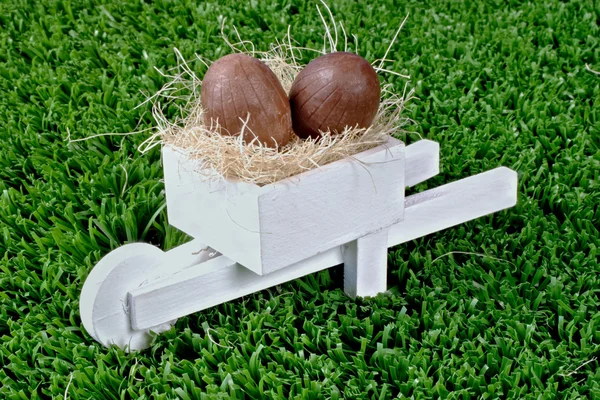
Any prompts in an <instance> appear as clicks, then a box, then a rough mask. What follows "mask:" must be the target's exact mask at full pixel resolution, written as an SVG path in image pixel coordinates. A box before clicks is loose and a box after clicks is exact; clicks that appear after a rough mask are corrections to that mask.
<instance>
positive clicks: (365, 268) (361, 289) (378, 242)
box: [342, 228, 388, 297]
mask: <svg viewBox="0 0 600 400" xmlns="http://www.w3.org/2000/svg"><path fill="white" fill-rule="evenodd" d="M387 238H388V229H387V228H385V229H381V230H379V231H378V232H374V233H371V234H369V235H366V236H363V237H361V238H358V239H356V240H353V241H352V242H350V243H348V244H345V245H344V246H342V250H343V257H344V292H346V294H347V295H348V296H350V297H356V296H360V297H367V296H377V295H378V294H379V293H382V292H385V291H386V290H387V254H388V252H387Z"/></svg>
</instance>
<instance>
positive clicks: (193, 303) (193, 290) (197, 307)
mask: <svg viewBox="0 0 600 400" xmlns="http://www.w3.org/2000/svg"><path fill="white" fill-rule="evenodd" d="M516 184H517V175H516V173H515V172H514V171H512V170H510V169H508V168H504V167H501V168H497V169H494V170H491V171H488V172H484V173H482V174H479V175H475V176H473V177H470V178H466V179H463V180H460V181H457V182H453V183H450V184H447V185H443V186H440V187H438V188H435V189H431V190H428V191H426V192H423V193H420V194H416V195H413V196H410V197H408V198H407V199H406V207H405V209H406V215H405V220H404V221H403V222H401V223H398V224H396V225H393V226H391V227H390V228H388V234H387V243H386V237H385V235H382V236H378V235H377V234H374V235H373V237H372V238H369V239H366V238H365V239H366V241H365V253H364V254H363V253H361V252H360V250H361V249H360V246H359V247H358V248H357V253H358V255H357V259H358V260H359V261H360V260H364V261H365V263H367V265H368V254H369V251H372V254H375V257H379V260H380V261H381V260H382V253H381V252H379V250H377V248H379V249H383V248H387V247H391V246H394V245H397V244H400V243H403V242H406V241H409V240H412V239H416V238H418V237H421V236H425V235H428V234H430V233H433V232H437V231H440V230H442V229H446V228H448V227H451V226H453V225H457V224H459V223H462V222H466V221H470V220H472V219H475V218H478V217H481V216H484V215H487V214H491V213H493V212H496V211H500V210H503V209H506V208H508V207H511V206H514V205H515V204H516V193H517V186H516ZM342 247H343V246H337V247H334V248H332V249H330V250H328V251H325V252H323V253H321V254H319V255H316V256H313V257H311V258H309V259H306V260H304V261H301V262H299V263H296V264H294V265H290V266H288V267H287V268H284V269H281V270H278V271H276V272H273V273H270V274H267V275H262V276H261V275H258V274H256V273H254V272H252V271H250V270H247V269H246V268H244V267H242V266H241V265H239V264H237V263H235V262H234V261H233V260H230V259H229V258H227V257H224V256H221V257H218V258H216V259H214V260H211V261H209V262H206V263H204V264H201V265H200V266H199V267H190V268H187V269H184V270H182V271H181V272H179V273H177V274H175V275H173V276H170V277H168V278H166V279H164V280H159V281H156V282H154V283H152V284H149V285H145V286H142V287H140V288H138V289H135V290H133V291H131V292H130V296H129V304H130V305H131V310H132V311H131V324H132V326H134V327H135V328H136V329H148V327H150V326H154V325H158V324H161V323H163V322H164V321H170V320H173V319H175V318H179V317H181V316H184V315H188V314H191V313H194V312H198V311H201V310H204V309H206V308H209V307H213V306H215V305H218V304H221V303H224V302H227V301H231V300H233V299H236V298H239V297H241V296H246V295H248V294H251V293H254V292H257V291H260V290H264V289H266V288H269V287H272V286H275V285H278V284H281V283H284V282H287V281H290V280H293V279H296V278H299V277H302V276H304V275H307V274H310V273H313V272H317V271H320V270H323V269H326V268H329V267H332V266H335V265H339V264H341V263H344V262H345V261H348V262H352V260H350V259H349V257H348V255H346V259H344V257H343V255H342V254H343V253H344V250H343V249H342ZM369 249H370V250H369ZM377 254H379V255H377ZM361 256H364V257H363V258H362V259H361ZM379 265H381V262H380V263H379ZM359 267H360V266H359ZM380 271H381V270H378V273H380ZM351 273H352V272H351ZM359 274H362V272H357V277H356V281H357V285H366V284H365V283H364V282H362V278H363V277H364V275H359ZM350 279H351V280H353V279H354V278H353V277H352V276H351V277H350ZM359 279H360V280H361V282H360V283H358V281H359ZM376 282H377V285H378V286H379V287H380V288H381V289H382V290H381V291H382V292H383V291H385V290H386V289H387V288H384V285H383V284H382V278H381V275H378V277H377V279H376ZM367 290H368V291H370V292H371V295H374V294H376V293H375V292H374V290H373V289H372V288H365V291H364V292H362V293H366V292H367ZM357 293H359V289H357Z"/></svg>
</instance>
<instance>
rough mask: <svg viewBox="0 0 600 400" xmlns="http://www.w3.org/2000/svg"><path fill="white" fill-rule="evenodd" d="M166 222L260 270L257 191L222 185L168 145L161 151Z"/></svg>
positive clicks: (236, 184) (245, 185)
mask: <svg viewBox="0 0 600 400" xmlns="http://www.w3.org/2000/svg"><path fill="white" fill-rule="evenodd" d="M163 170H164V179H165V190H166V198H167V216H168V219H169V223H170V224H171V225H173V226H174V227H176V228H178V229H180V230H182V231H183V232H185V233H187V234H188V235H190V236H192V237H193V238H195V239H198V240H201V241H203V242H204V243H207V244H208V245H210V246H211V247H212V248H214V249H216V250H217V251H219V252H220V253H222V254H227V255H228V256H229V257H231V258H234V259H236V260H243V261H244V262H246V263H247V265H248V266H252V267H254V268H258V266H260V239H261V236H260V234H259V231H260V225H259V215H258V196H259V194H260V193H261V188H260V187H258V186H256V185H253V184H249V183H245V182H239V181H234V180H229V181H225V180H222V179H220V178H219V177H218V176H215V175H214V174H210V172H208V171H206V170H204V171H203V174H206V175H200V174H199V173H198V170H199V167H198V162H197V161H195V160H191V159H189V158H188V157H186V155H184V154H183V153H181V152H179V151H177V150H176V149H174V148H171V147H163Z"/></svg>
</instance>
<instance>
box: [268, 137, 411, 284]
mask: <svg viewBox="0 0 600 400" xmlns="http://www.w3.org/2000/svg"><path fill="white" fill-rule="evenodd" d="M403 170H404V145H403V144H402V143H401V142H400V141H398V140H396V139H390V140H389V141H388V143H387V146H386V147H383V146H380V147H379V148H377V149H373V150H369V151H366V152H363V153H361V154H359V155H357V156H356V157H355V158H354V159H350V160H345V161H343V162H337V163H332V164H329V165H326V166H324V167H323V168H319V169H315V170H311V171H308V172H306V173H304V174H302V175H301V176H299V177H292V178H290V179H286V180H284V181H281V182H278V183H275V184H273V185H270V186H269V187H268V188H265V192H264V193H263V194H262V195H261V196H260V198H259V213H260V226H261V232H262V233H263V235H262V239H261V245H262V261H263V271H262V273H263V274H268V273H272V272H273V271H276V270H278V269H281V268H285V267H287V266H288V265H291V264H294V263H296V262H299V261H302V260H304V259H306V258H309V257H312V256H314V255H316V254H319V253H320V252H322V251H325V250H329V249H331V248H332V247H335V246H339V245H342V244H344V243H347V242H350V241H352V240H354V239H357V238H359V237H362V236H364V235H365V234H367V233H369V232H373V231H375V230H378V229H382V228H385V227H387V226H390V225H392V224H394V223H396V222H399V221H400V220H402V217H403V215H404V174H403V173H402V171H403Z"/></svg>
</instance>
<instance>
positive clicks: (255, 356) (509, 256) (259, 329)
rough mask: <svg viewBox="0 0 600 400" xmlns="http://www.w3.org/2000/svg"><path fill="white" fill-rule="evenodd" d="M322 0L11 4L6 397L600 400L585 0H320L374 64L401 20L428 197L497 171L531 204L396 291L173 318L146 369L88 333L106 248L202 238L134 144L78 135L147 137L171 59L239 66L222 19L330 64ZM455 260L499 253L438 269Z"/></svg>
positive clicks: (590, 27) (403, 273) (0, 47)
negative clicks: (316, 51) (184, 224)
mask: <svg viewBox="0 0 600 400" xmlns="http://www.w3.org/2000/svg"><path fill="white" fill-rule="evenodd" d="M315 5H316V3H315V2H312V1H311V2H307V3H304V2H303V1H301V0H281V1H269V2H267V1H258V0H249V1H247V2H246V1H243V2H242V1H239V2H238V1H236V0H227V1H219V2H216V1H209V2H200V1H198V2H192V1H187V0H182V1H167V0H158V1H156V2H150V1H139V0H128V1H117V0H114V1H107V2H102V3H100V2H90V1H67V0H63V1H49V0H42V1H32V0H28V1H25V0H4V1H2V2H0V140H1V146H0V256H1V259H0V289H1V291H0V398H2V399H24V400H25V399H41V398H60V399H62V398H63V396H66V397H67V398H72V399H88V398H95V399H137V398H144V399H150V398H153V399H204V398H229V397H231V398H274V399H275V398H306V399H316V398H332V399H337V398H348V399H350V398H369V399H370V398H372V399H389V398H395V397H413V398H434V397H441V398H505V397H510V398H548V399H551V398H573V399H574V398H600V369H599V367H600V362H599V361H598V357H600V311H599V309H598V306H599V304H600V300H599V297H598V293H599V290H600V275H599V273H600V266H599V264H598V261H599V256H600V254H599V250H598V246H599V245H600V238H599V236H600V235H599V232H598V225H599V222H600V218H599V207H598V204H599V203H600V190H599V189H600V182H599V176H598V175H599V171H600V150H599V145H600V105H599V99H600V76H596V75H594V74H592V73H590V72H588V71H587V70H586V69H585V63H589V64H590V67H592V68H595V69H600V44H599V42H600V27H599V25H600V3H598V2H594V1H565V2H563V1H558V0H547V1H530V2H525V1H492V0H479V1H477V0H473V1H447V0H437V1H416V0H410V1H409V0H407V1H392V0H381V1H367V0H362V1H358V2H351V1H339V0H335V1H333V0H332V1H330V5H331V7H332V10H333V12H334V13H335V16H336V18H337V19H338V20H340V21H343V22H344V24H345V27H346V29H347V30H348V31H349V32H353V33H355V34H356V35H358V37H359V49H360V51H359V52H360V54H361V55H362V56H364V57H366V58H367V59H369V60H374V59H376V58H380V57H382V56H383V54H384V52H385V49H386V48H387V46H388V44H389V41H390V38H391V37H392V36H393V33H394V31H395V30H396V29H397V27H398V25H399V24H400V22H401V20H402V19H403V18H404V16H405V15H406V13H407V12H410V18H409V20H408V22H407V24H406V26H405V28H404V29H403V31H402V33H401V34H400V36H399V40H398V42H397V43H396V44H395V45H394V47H393V49H392V52H391V54H390V58H393V59H395V60H396V61H395V62H394V63H390V64H388V68H390V69H393V70H394V71H397V72H400V73H405V74H409V75H411V81H410V87H412V88H414V89H415V90H416V95H417V96H418V97H419V98H420V100H419V101H414V102H412V103H411V104H410V105H409V106H408V108H407V110H406V114H405V115H406V116H408V117H410V118H412V119H414V120H415V121H417V122H418V124H417V125H414V126H412V127H411V128H410V129H409V130H410V132H409V133H407V134H406V135H403V136H402V137H403V138H404V139H405V140H406V141H407V142H411V141H414V140H415V139H417V138H418V135H417V134H420V135H422V136H423V137H426V138H429V139H433V140H436V141H438V142H439V143H440V144H441V173H440V175H439V176H438V177H436V178H434V179H432V180H431V181H430V182H427V183H426V184H423V185H420V187H419V188H418V189H419V190H421V189H424V188H426V187H433V186H436V185H439V184H442V183H445V182H448V181H453V180H457V179H460V178H464V177H467V176H470V175H473V174H475V173H478V172H481V171H484V170H487V169H491V168H494V167H497V166H500V165H505V166H508V167H511V168H514V169H516V170H517V171H518V173H519V179H520V182H519V203H518V206H517V207H515V208H512V209H510V210H508V211H503V212H500V213H497V214H494V215H492V216H489V217H485V218H481V219H478V220H476V221H472V222H469V223H466V224H463V225H460V226H458V227H455V228H452V229H449V230H446V231H444V232H440V233H437V234H434V235H431V236H428V237H426V238H423V239H419V240H416V241H414V242H411V243H408V244H406V245H403V246H399V247H397V248H393V249H390V252H389V259H388V271H389V285H390V288H391V292H392V294H391V295H388V296H380V297H378V298H376V299H367V300H360V299H358V300H350V299H348V298H347V297H346V296H345V295H344V294H343V292H342V270H341V269H340V268H339V267H335V268H332V269H330V270H328V271H324V272H321V273H318V274H314V275H311V276H308V277H305V278H303V279H300V280H297V281H294V282H291V283H288V284H285V285H282V286H281V287H278V288H273V289H271V290H267V291H264V292H262V293H257V294H254V295H252V296H248V297H245V298H244V299H242V300H239V301H233V302H230V303H227V304H223V305H221V306H218V307H215V308H212V309H209V310H207V311H204V312H200V313H197V314H194V315H191V316H188V317H185V318H182V319H180V320H179V321H178V322H177V324H176V326H175V328H174V329H172V330H171V331H169V332H168V333H166V334H164V335H162V336H160V337H158V338H157V340H156V341H155V343H154V344H153V346H152V348H151V349H149V350H147V351H144V352H140V353H135V354H129V355H128V354H125V353H123V352H122V351H120V350H118V349H116V348H112V349H105V348H103V347H102V346H100V345H98V344H97V343H96V342H94V340H93V339H92V338H91V337H90V336H89V335H88V334H87V333H86V332H85V331H84V330H83V328H82V325H81V321H80V318H79V312H78V297H79V292H80V290H81V287H82V284H83V281H84V279H85V277H86V276H87V274H88V273H89V271H90V269H91V268H92V267H93V265H94V264H95V263H96V262H97V261H98V260H99V259H100V258H101V257H102V256H103V255H104V254H106V253H107V252H108V251H110V250H111V249H113V248H115V247H117V246H119V245H122V244H124V243H127V242H133V241H146V242H150V243H153V244H156V245H159V246H161V247H163V248H165V249H166V248H171V247H174V246H176V245H178V244H181V243H183V242H184V241H186V240H188V238H186V237H185V236H183V235H182V234H180V233H179V232H177V231H176V230H175V229H173V228H171V227H169V226H168V222H167V219H166V210H165V208H164V203H165V196H164V190H163V184H162V183H161V181H160V180H161V177H162V170H161V167H160V160H159V152H158V149H156V150H155V151H153V152H151V153H149V154H146V155H144V156H142V155H140V154H139V153H137V151H136V147H137V146H138V145H139V144H140V143H141V142H142V141H143V140H144V139H145V136H144V135H143V134H142V135H136V136H123V137H116V136H113V137H100V138H96V139H93V140H89V141H84V142H76V143H72V144H69V143H68V142H67V140H66V139H67V135H68V132H70V134H71V136H72V138H73V139H76V138H83V137H88V136H90V135H93V134H98V133H104V132H129V131H132V130H134V129H136V127H137V125H138V122H140V121H141V124H140V126H139V128H141V129H143V128H147V127H151V126H152V124H153V120H152V118H151V116H150V114H149V113H148V111H149V108H148V107H145V108H144V107H142V108H139V109H134V107H135V106H136V105H138V104H139V103H140V102H141V101H142V100H143V99H144V95H143V94H142V93H143V92H146V93H152V92H154V91H156V90H157V89H158V88H159V87H160V86H161V85H162V84H163V83H165V80H164V78H163V77H161V76H160V74H159V73H157V72H156V71H155V70H154V67H155V66H156V67H158V68H161V69H166V68H168V67H171V66H174V65H175V63H176V59H175V56H174V52H173V47H177V48H179V49H180V50H181V51H182V53H183V55H184V56H185V57H186V58H188V59H189V58H191V57H192V56H193V54H194V53H199V54H202V55H203V56H205V57H206V58H208V59H212V60H214V59H216V58H218V57H220V56H222V55H224V54H226V53H227V52H228V49H227V47H226V46H225V45H224V43H223V42H222V40H221V39H220V38H219V37H218V33H219V25H220V21H221V18H223V17H227V24H228V26H229V27H231V25H232V24H235V25H236V26H237V27H238V28H239V31H240V33H241V35H242V37H243V38H247V39H250V40H252V41H253V42H254V43H255V44H256V45H257V48H259V49H266V48H267V46H268V45H269V43H271V42H273V41H274V40H275V39H278V38H281V37H283V36H284V35H285V33H286V31H287V26H288V25H291V29H292V33H293V36H294V38H295V39H296V40H297V41H298V42H299V43H300V44H302V45H305V46H320V44H321V43H322V34H323V28H322V25H321V22H320V20H319V17H318V14H317V13H316V8H315ZM193 67H194V68H195V69H196V70H197V72H198V73H199V74H202V73H203V72H204V70H203V69H202V66H201V64H199V63H198V64H197V65H193ZM384 80H385V82H386V83H392V84H393V85H394V88H395V89H396V90H397V91H401V90H402V89H403V87H404V84H405V81H404V80H403V79H401V78H397V77H393V76H391V75H386V76H385V79H384ZM451 251H463V252H476V253H484V254H487V255H489V256H490V257H479V256H472V255H464V254H454V255H451V256H446V257H443V258H440V259H438V260H436V258H437V257H439V256H442V255H444V254H446V253H448V252H451ZM491 257H495V258H498V259H500V260H505V261H500V260H496V259H493V258H491ZM199 295H201V288H199ZM209 333H210V337H211V338H212V339H213V340H214V341H215V342H217V343H218V345H216V344H214V343H212V342H211V340H210V339H209ZM67 386H68V390H66V388H67Z"/></svg>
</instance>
